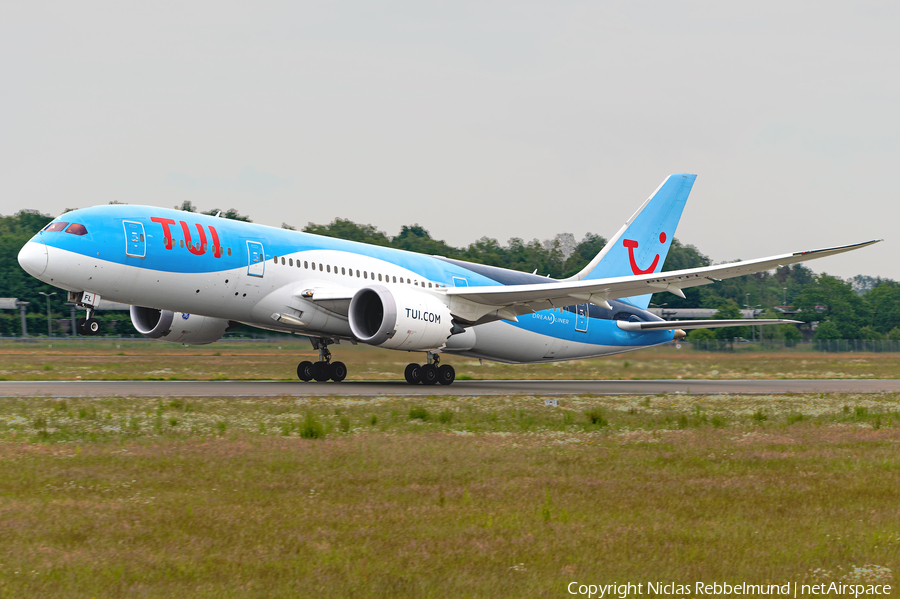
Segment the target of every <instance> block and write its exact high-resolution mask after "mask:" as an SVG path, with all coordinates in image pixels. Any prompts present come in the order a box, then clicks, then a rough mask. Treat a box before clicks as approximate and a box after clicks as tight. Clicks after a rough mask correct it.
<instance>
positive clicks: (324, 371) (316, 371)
mask: <svg viewBox="0 0 900 599" xmlns="http://www.w3.org/2000/svg"><path fill="white" fill-rule="evenodd" d="M328 374H329V373H328V362H316V363H315V364H313V365H312V375H313V378H314V379H316V381H317V382H319V383H324V382H325V381H327V380H328Z"/></svg>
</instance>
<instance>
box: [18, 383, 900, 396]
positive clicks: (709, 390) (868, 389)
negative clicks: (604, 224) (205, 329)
mask: <svg viewBox="0 0 900 599" xmlns="http://www.w3.org/2000/svg"><path fill="white" fill-rule="evenodd" d="M884 392H900V379H879V380H871V379H807V380H798V379H794V380H727V381H721V380H720V381H711V380H652V381H457V382H455V383H454V384H453V385H450V386H443V385H434V386H430V387H426V386H424V385H415V386H413V385H408V384H406V383H405V382H397V381H344V382H342V383H302V382H300V381H0V397H109V396H132V397H172V396H178V397H248V396H250V397H260V396H273V397H276V396H328V395H342V396H363V397H365V396H370V397H374V396H381V395H403V396H433V395H458V396H476V395H479V396H480V395H540V396H543V395H548V396H553V395H590V394H596V395H656V394H666V393H684V394H693V395H718V394H722V393H751V394H752V393H757V394H773V393H884Z"/></svg>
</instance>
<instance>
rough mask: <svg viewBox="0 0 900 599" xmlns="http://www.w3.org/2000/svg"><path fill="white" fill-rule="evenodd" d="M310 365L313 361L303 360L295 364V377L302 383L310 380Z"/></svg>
mask: <svg viewBox="0 0 900 599" xmlns="http://www.w3.org/2000/svg"><path fill="white" fill-rule="evenodd" d="M312 367H313V363H312V362H310V361H309V360H304V361H303V362H300V364H298V365H297V378H298V379H300V380H301V381H303V382H304V383H308V382H309V381H311V380H312V378H313V375H312Z"/></svg>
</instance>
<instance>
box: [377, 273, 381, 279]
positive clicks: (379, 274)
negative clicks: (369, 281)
mask: <svg viewBox="0 0 900 599" xmlns="http://www.w3.org/2000/svg"><path fill="white" fill-rule="evenodd" d="M378 280H379V281H380V280H381V273H378Z"/></svg>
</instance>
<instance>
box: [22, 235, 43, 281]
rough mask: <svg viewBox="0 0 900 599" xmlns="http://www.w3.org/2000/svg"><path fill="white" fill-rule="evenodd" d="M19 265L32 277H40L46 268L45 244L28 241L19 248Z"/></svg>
mask: <svg viewBox="0 0 900 599" xmlns="http://www.w3.org/2000/svg"><path fill="white" fill-rule="evenodd" d="M19 266H21V267H22V268H23V269H24V270H25V272H27V273H28V274H30V275H31V276H33V277H36V278H37V277H40V276H41V275H42V274H44V271H45V270H47V246H46V245H44V244H43V243H38V242H36V241H29V242H28V243H26V244H25V245H24V246H22V249H21V250H19Z"/></svg>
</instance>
